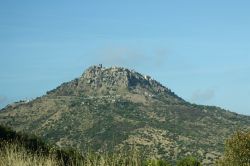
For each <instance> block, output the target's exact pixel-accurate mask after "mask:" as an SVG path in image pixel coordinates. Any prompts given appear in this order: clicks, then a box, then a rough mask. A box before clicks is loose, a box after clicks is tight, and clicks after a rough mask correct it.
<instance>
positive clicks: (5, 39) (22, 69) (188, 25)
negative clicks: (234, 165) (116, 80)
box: [0, 0, 250, 115]
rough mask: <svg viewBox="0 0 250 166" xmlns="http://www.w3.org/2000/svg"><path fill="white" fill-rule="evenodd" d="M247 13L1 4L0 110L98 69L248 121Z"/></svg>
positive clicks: (182, 1) (197, 4)
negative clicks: (122, 70)
mask: <svg viewBox="0 0 250 166" xmlns="http://www.w3.org/2000/svg"><path fill="white" fill-rule="evenodd" d="M249 8H250V1H247V0H237V1H230V0H220V1H218V0H210V1H200V0H197V1H195V0H189V1H186V0H176V1H168V0H164V1H158V0H155V1H146V2H145V1H138V0H133V1H132V0H126V1H123V2H121V1H115V0H113V1H109V0H107V1H95V0H92V1H85V0H82V1H80V0H79V1H77V0H75V1H63V0H60V1H59V0H53V1H48V0H43V1H34V0H32V1H31V0H30V1H27V0H23V1H17V0H16V1H15V0H12V1H1V2H0V107H4V106H5V105H6V104H8V103H10V102H13V101H16V100H20V99H25V98H27V99H30V98H35V97H38V96H40V95H43V94H45V93H46V91H48V90H51V89H53V88H55V87H57V86H58V85H60V84H61V83H62V82H65V81H70V80H71V79H74V78H76V77H78V76H80V75H81V74H82V72H83V71H84V70H85V69H86V68H88V67H89V66H90V65H93V64H99V63H102V64H104V65H105V66H111V65H118V66H124V67H129V68H131V69H135V70H137V71H139V72H141V73H143V74H147V75H151V76H152V77H153V78H154V79H156V80H158V81H160V82H161V83H162V84H164V85H165V86H167V87H168V88H170V89H171V90H172V91H174V92H175V93H176V94H178V95H179V96H181V97H182V98H184V99H186V100H187V101H190V102H193V103H198V104H206V105H216V106H220V107H223V108H225V109H229V110H231V111H234V112H238V113H242V114H246V115H250V104H249V103H250V102H249V99H250V77H249V76H250V40H249V39H250V32H249V29H250V19H249V18H250V10H249Z"/></svg>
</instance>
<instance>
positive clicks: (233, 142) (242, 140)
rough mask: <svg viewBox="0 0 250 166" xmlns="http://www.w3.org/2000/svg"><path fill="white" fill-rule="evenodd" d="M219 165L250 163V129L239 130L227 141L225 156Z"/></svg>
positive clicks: (238, 165) (246, 165) (233, 165)
mask: <svg viewBox="0 0 250 166" xmlns="http://www.w3.org/2000/svg"><path fill="white" fill-rule="evenodd" d="M217 165H219V166H236V165H237V166H249V165H250V130H249V131H247V132H244V131H237V132H236V133H235V134H233V135H232V137H231V138H229V139H228V140H227V141H226V143H225V151H224V156H223V157H222V158H221V159H220V160H219V161H218V163H217Z"/></svg>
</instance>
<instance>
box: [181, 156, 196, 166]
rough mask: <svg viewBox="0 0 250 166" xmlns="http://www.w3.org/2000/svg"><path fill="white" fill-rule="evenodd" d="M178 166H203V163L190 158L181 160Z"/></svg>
mask: <svg viewBox="0 0 250 166" xmlns="http://www.w3.org/2000/svg"><path fill="white" fill-rule="evenodd" d="M177 166H201V163H200V162H199V161H198V160H197V159H196V158H194V157H192V156H189V157H186V158H184V159H181V160H179V161H178V162H177Z"/></svg>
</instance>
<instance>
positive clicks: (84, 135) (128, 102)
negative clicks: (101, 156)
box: [0, 66, 250, 165]
mask: <svg viewBox="0 0 250 166" xmlns="http://www.w3.org/2000/svg"><path fill="white" fill-rule="evenodd" d="M0 124H2V125H6V126H10V127H12V128H13V129H15V130H16V131H24V132H28V133H31V134H35V135H38V136H39V137H41V138H43V139H45V140H46V141H47V142H49V143H51V144H56V145H57V146H59V147H61V148H67V147H70V148H71V147H72V148H74V149H77V150H78V151H79V152H82V151H85V150H86V149H88V148H90V149H92V150H93V151H94V152H107V151H108V152H110V153H112V152H116V151H120V150H121V149H131V148H136V149H138V150H139V151H141V152H142V155H143V156H145V157H154V158H157V159H159V158H161V159H164V160H166V161H170V162H171V163H175V164H176V161H177V160H180V159H182V158H184V157H186V156H196V157H197V158H198V159H199V160H201V161H202V163H203V165H214V163H215V161H216V160H217V159H219V158H220V156H221V155H222V153H223V150H224V140H225V139H226V138H228V137H229V136H230V135H231V134H232V133H233V132H235V131H236V130H237V129H239V128H242V129H249V128H250V117H249V116H244V115H239V114H237V113H233V112H230V111H227V110H223V109H221V108H219V107H213V106H202V105H195V104H191V103H189V102H186V101H185V100H183V99H182V98H181V97H178V96H177V95H176V94H175V93H174V92H172V91H171V90H170V89H168V88H167V87H164V86H163V85H162V84H160V83H159V82H157V81H155V80H154V79H152V78H151V77H149V76H144V75H142V74H140V73H138V72H136V71H133V70H129V69H125V68H121V67H111V68H104V67H102V66H92V67H90V68H88V69H87V70H86V71H85V72H84V73H83V74H82V75H81V76H80V77H79V78H76V79H74V80H72V81H70V82H67V83H63V84H62V85H60V86H58V87H57V88H55V89H54V90H51V91H49V92H47V94H46V95H44V96H41V97H38V98H36V99H34V100H32V101H26V102H24V101H21V102H17V103H14V104H10V105H9V106H7V107H5V108H4V109H2V110H1V111H0Z"/></svg>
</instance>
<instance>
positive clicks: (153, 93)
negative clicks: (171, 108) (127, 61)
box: [51, 64, 183, 101]
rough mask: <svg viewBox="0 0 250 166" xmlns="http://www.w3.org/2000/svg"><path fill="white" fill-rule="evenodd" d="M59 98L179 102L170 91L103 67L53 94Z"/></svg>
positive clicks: (139, 76)
mask: <svg viewBox="0 0 250 166" xmlns="http://www.w3.org/2000/svg"><path fill="white" fill-rule="evenodd" d="M51 92H52V93H53V92H55V93H54V94H55V95H59V96H65V95H66V96H68V95H69V96H70V95H73V96H82V95H84V96H103V95H104V96H105V95H124V94H127V95H128V94H129V95H139V96H143V97H150V98H151V97H157V96H158V97H160V96H161V98H165V99H166V100H171V101H183V100H182V99H181V98H179V97H178V96H177V95H175V94H174V93H173V92H171V90H170V89H168V88H166V87H164V86H163V85H161V84H160V83H159V82H157V81H155V80H154V79H152V78H151V77H150V76H147V75H142V74H140V73H138V72H136V71H135V70H130V69H127V68H124V67H116V66H113V67H103V66H102V65H101V64H100V65H94V66H91V67H89V68H88V69H87V70H85V72H84V73H83V74H82V75H81V77H80V78H77V79H75V80H73V81H70V82H68V83H64V84H62V85H61V86H59V87H58V88H56V89H55V90H52V91H51Z"/></svg>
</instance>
